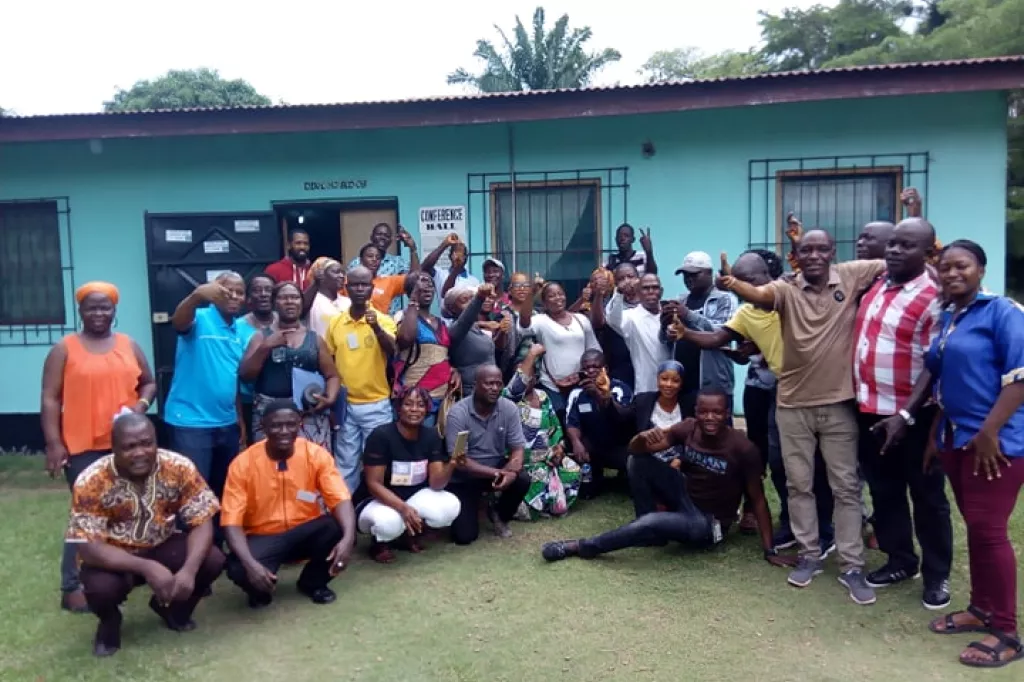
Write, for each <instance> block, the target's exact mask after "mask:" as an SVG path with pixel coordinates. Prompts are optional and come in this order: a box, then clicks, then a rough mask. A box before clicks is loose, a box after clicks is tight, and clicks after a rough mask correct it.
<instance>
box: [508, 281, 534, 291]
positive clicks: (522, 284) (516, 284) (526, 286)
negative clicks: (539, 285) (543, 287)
mask: <svg viewBox="0 0 1024 682" xmlns="http://www.w3.org/2000/svg"><path fill="white" fill-rule="evenodd" d="M508 288H509V289H529V288H530V283H529V282H513V283H512V284H510V285H509V287H508Z"/></svg>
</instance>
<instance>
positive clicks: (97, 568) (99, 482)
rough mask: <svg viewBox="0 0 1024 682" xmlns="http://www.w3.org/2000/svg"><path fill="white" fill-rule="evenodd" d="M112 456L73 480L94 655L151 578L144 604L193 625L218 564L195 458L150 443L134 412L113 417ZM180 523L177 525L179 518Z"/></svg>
mask: <svg viewBox="0 0 1024 682" xmlns="http://www.w3.org/2000/svg"><path fill="white" fill-rule="evenodd" d="M111 435H112V446H113V454H110V455H107V456H105V457H102V458H100V459H98V460H97V461H96V462H94V463H93V464H92V465H90V466H89V467H88V468H87V469H86V470H85V471H83V472H82V474H81V475H80V476H79V477H78V480H77V481H75V487H74V501H73V502H72V505H71V521H70V524H69V526H68V533H67V541H68V542H70V543H77V545H78V554H79V556H80V557H81V559H82V570H81V581H82V585H83V586H84V587H85V599H86V602H87V603H88V605H89V609H90V610H91V611H92V612H93V613H95V614H96V615H97V616H98V617H99V619H100V623H99V626H98V627H97V628H96V637H95V639H94V640H93V653H94V654H96V655H97V656H109V655H111V654H113V653H115V652H116V651H117V650H118V649H120V648H121V608H120V604H121V603H122V602H123V601H124V600H125V599H127V597H128V593H129V592H131V591H132V589H133V588H135V587H138V586H140V585H143V584H147V583H148V584H149V586H150V588H151V589H152V590H153V597H152V599H150V600H149V607H150V608H151V609H153V611H154V612H156V614H157V615H158V616H160V618H162V619H163V621H164V624H165V625H166V626H167V627H168V628H170V629H171V630H176V631H178V632H186V631H188V630H192V629H194V628H195V626H196V624H195V622H194V621H193V620H192V612H193V611H194V610H195V608H196V604H198V603H199V600H200V598H201V597H202V595H203V594H204V593H205V592H206V590H207V589H208V588H209V587H210V585H211V584H212V583H213V581H214V580H216V579H217V576H218V575H220V572H221V570H222V569H223V568H224V555H223V554H221V552H220V550H218V549H217V548H216V547H214V546H213V517H214V515H215V514H216V513H217V510H218V508H219V506H218V504H217V498H216V497H215V496H214V494H213V492H212V491H211V490H210V488H209V487H208V486H207V485H206V482H205V481H204V480H203V477H202V476H200V475H199V471H198V470H197V469H196V467H195V465H194V464H192V462H190V461H189V460H188V459H187V458H185V457H183V456H182V455H179V454H176V453H173V452H170V451H168V450H158V449H157V447H156V431H155V430H154V429H153V424H152V423H151V422H150V421H149V419H147V418H146V417H145V415H141V414H127V415H124V416H121V417H118V418H117V420H116V421H115V422H114V427H113V432H112V434H111ZM179 520H180V521H181V523H182V524H183V525H184V526H185V527H187V528H188V529H189V530H188V532H187V533H178V532H176V531H177V525H176V524H177V521H179Z"/></svg>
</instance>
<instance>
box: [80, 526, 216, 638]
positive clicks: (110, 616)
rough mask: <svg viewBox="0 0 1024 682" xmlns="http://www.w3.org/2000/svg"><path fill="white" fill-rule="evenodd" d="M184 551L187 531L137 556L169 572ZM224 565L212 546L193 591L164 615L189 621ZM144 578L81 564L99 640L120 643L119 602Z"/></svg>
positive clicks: (182, 558) (173, 570) (174, 569)
mask: <svg viewBox="0 0 1024 682" xmlns="http://www.w3.org/2000/svg"><path fill="white" fill-rule="evenodd" d="M187 554H188V534H187V533H175V534H174V535H172V536H171V537H170V538H168V539H167V541H166V542H164V543H163V544H162V545H158V546H156V547H153V548H152V549H148V550H146V551H144V552H140V553H139V555H138V556H140V557H141V558H143V559H149V560H151V561H155V562H157V563H158V564H161V565H162V566H164V567H165V568H166V569H167V570H169V571H170V572H171V573H177V572H178V571H179V570H181V567H182V566H183V565H184V564H185V557H186V556H187ZM223 569H224V555H223V554H222V553H221V551H220V550H219V549H217V548H216V547H212V546H211V547H210V549H209V550H207V553H206V558H205V559H203V563H202V564H201V565H200V566H199V570H198V571H197V572H196V576H195V586H194V587H193V589H192V594H191V595H189V597H188V598H187V599H184V600H182V601H176V602H172V603H171V605H170V606H169V607H168V608H167V609H166V615H167V617H168V618H169V619H170V620H172V621H174V622H176V623H179V624H184V623H186V622H188V621H189V620H190V619H191V618H192V612H193V611H195V608H196V605H197V604H198V603H199V600H200V599H202V597H203V594H204V593H205V592H206V590H207V588H209V587H210V585H212V584H213V581H215V580H216V579H217V576H219V575H220V573H221V571H222V570H223ZM145 582H146V581H145V579H144V578H143V577H142V576H141V575H136V574H134V573H119V572H114V571H108V570H106V569H104V568H99V567H97V566H90V565H89V564H86V565H84V566H82V584H83V585H84V587H85V600H86V602H88V604H89V609H90V610H91V611H92V612H93V613H95V614H96V617H97V618H99V620H100V623H99V627H98V628H97V630H96V638H97V639H98V640H100V641H102V642H103V643H104V644H106V645H108V646H115V647H119V646H121V609H120V605H121V603H122V602H124V600H125V599H127V598H128V594H129V593H130V592H131V591H132V590H133V589H134V588H136V587H139V586H141V585H144V584H145ZM150 603H151V604H152V603H154V602H150Z"/></svg>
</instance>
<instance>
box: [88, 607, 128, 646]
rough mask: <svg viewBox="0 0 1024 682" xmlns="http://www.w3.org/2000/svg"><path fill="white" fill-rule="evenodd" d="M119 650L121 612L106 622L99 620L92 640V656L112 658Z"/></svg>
mask: <svg viewBox="0 0 1024 682" xmlns="http://www.w3.org/2000/svg"><path fill="white" fill-rule="evenodd" d="M120 648H121V611H120V609H118V611H117V614H116V615H115V616H114V617H113V618H110V619H108V620H105V621H103V620H101V621H100V622H99V625H97V626H96V636H95V637H93V640H92V653H93V656H99V657H101V658H102V657H105V656H113V655H114V654H116V653H117V652H118V650H119V649H120Z"/></svg>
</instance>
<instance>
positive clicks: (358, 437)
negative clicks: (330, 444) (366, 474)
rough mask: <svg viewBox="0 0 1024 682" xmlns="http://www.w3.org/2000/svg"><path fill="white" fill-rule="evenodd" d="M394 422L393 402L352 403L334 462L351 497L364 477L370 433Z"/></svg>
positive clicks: (337, 442) (342, 429)
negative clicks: (365, 453) (364, 463)
mask: <svg viewBox="0 0 1024 682" xmlns="http://www.w3.org/2000/svg"><path fill="white" fill-rule="evenodd" d="M392 419H393V415H392V411H391V401H390V400H387V399H385V400H378V401H377V402H375V403H349V404H348V409H347V414H346V415H345V423H344V424H342V426H341V430H340V431H339V432H338V437H337V438H336V439H335V441H334V462H335V464H337V466H338V471H340V472H341V476H342V478H344V479H345V485H347V486H348V489H349V492H351V493H352V495H355V494H356V491H357V490H358V489H359V481H360V479H361V478H362V475H363V468H362V461H363V448H364V447H365V446H366V439H367V438H368V437H369V436H370V433H371V432H372V431H373V430H374V429H375V428H377V427H378V426H381V425H383V424H389V423H391V421H392Z"/></svg>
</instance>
